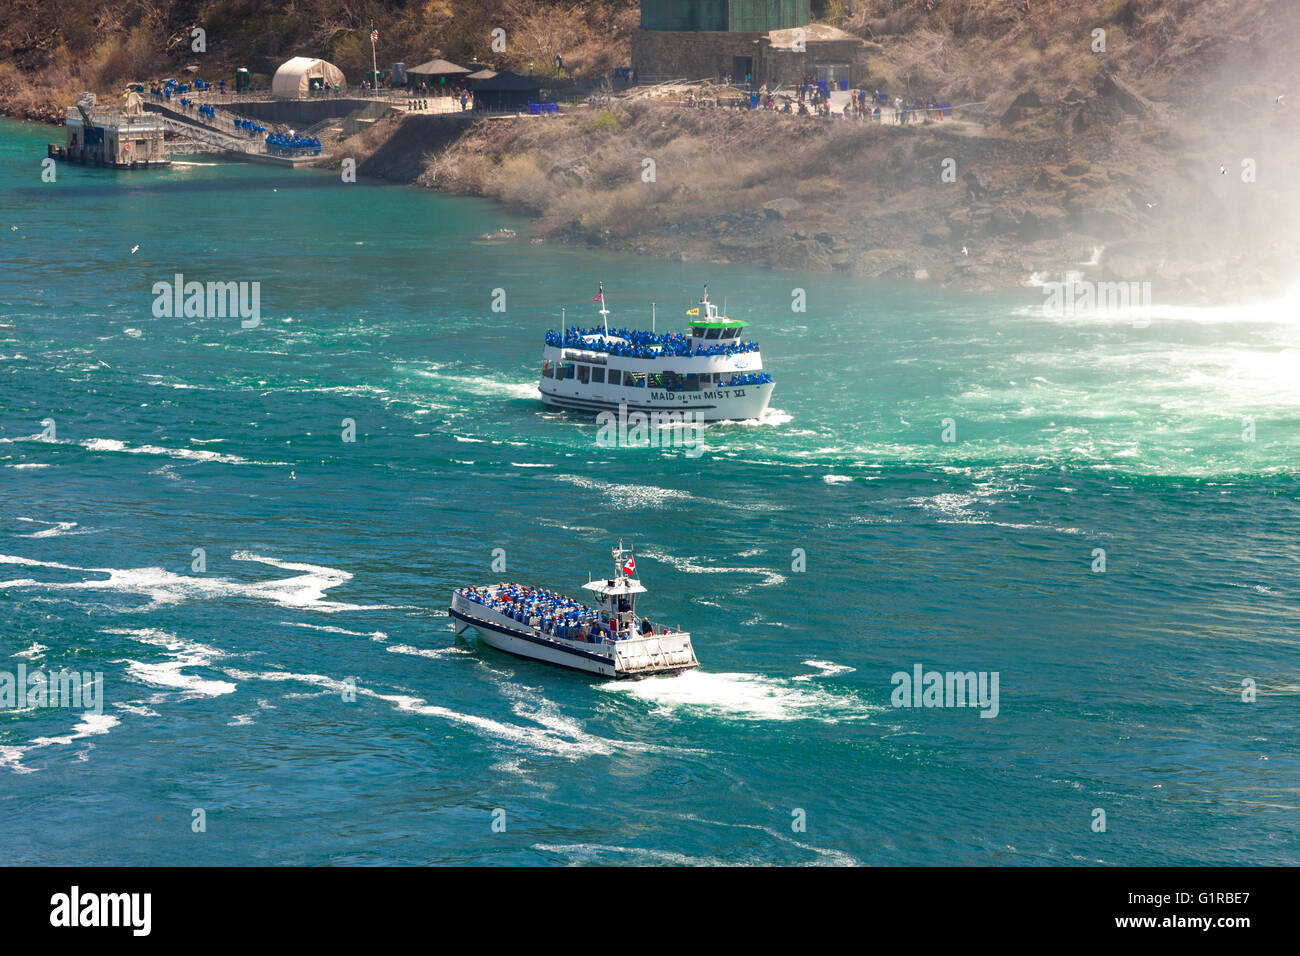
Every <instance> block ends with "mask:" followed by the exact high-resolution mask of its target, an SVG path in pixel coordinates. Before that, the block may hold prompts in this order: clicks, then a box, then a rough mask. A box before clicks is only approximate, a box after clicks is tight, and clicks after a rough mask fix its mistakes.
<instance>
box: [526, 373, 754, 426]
mask: <svg viewBox="0 0 1300 956" xmlns="http://www.w3.org/2000/svg"><path fill="white" fill-rule="evenodd" d="M774 387H775V385H774V383H772V382H766V383H764V384H762V385H743V386H738V387H735V388H723V387H715V388H710V389H702V390H700V391H694V392H670V391H666V390H663V389H656V388H650V389H647V388H624V387H621V386H620V387H611V386H604V387H601V386H589V387H587V388H582V387H575V386H573V385H571V384H568V383H566V384H565V385H560V386H556V385H553V384H551V383H549V382H546V380H545V379H543V384H542V385H541V386H539V388H538V390H539V391H540V392H541V393H542V402H543V404H545V405H546V406H547V407H548V408H559V409H563V410H565V411H568V412H573V413H575V414H583V415H592V416H594V415H598V414H599V413H601V412H617V411H618V410H619V407H620V406H621V405H626V406H627V410H628V411H629V412H645V413H647V414H653V413H654V412H669V413H673V414H675V415H681V414H682V413H691V414H694V415H698V416H699V419H698V420H700V421H705V422H718V421H749V420H751V419H758V418H762V417H763V413H764V412H765V411H767V406H768V403H769V402H770V401H771V399H772V389H773V388H774Z"/></svg>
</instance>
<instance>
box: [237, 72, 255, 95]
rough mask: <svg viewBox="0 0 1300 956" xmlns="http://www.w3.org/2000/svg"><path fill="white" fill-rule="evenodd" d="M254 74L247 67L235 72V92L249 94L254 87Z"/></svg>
mask: <svg viewBox="0 0 1300 956" xmlns="http://www.w3.org/2000/svg"><path fill="white" fill-rule="evenodd" d="M252 80H253V77H252V74H250V73H249V72H248V70H247V69H246V68H245V67H242V66H241V67H240V68H239V69H237V70H236V71H235V92H236V93H247V92H248V91H249V90H250V89H251V88H252V85H253V82H252Z"/></svg>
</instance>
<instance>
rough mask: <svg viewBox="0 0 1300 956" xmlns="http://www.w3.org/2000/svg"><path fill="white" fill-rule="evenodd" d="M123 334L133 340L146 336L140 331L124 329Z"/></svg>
mask: <svg viewBox="0 0 1300 956" xmlns="http://www.w3.org/2000/svg"><path fill="white" fill-rule="evenodd" d="M122 334H123V335H129V336H131V338H133V339H138V338H139V337H140V336H142V335H144V333H143V332H141V331H140V330H139V329H123V330H122Z"/></svg>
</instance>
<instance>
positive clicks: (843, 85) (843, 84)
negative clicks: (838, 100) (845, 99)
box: [840, 80, 849, 92]
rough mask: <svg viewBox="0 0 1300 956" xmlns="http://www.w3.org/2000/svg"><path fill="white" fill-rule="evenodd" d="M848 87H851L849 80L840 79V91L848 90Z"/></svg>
mask: <svg viewBox="0 0 1300 956" xmlns="http://www.w3.org/2000/svg"><path fill="white" fill-rule="evenodd" d="M848 88H849V81H848V80H840V92H844V91H845V90H847V89H848Z"/></svg>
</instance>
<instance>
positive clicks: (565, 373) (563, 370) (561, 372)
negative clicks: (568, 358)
mask: <svg viewBox="0 0 1300 956" xmlns="http://www.w3.org/2000/svg"><path fill="white" fill-rule="evenodd" d="M555 377H556V378H573V363H572V362H561V363H560V366H559V367H558V368H557V369H556V370H555Z"/></svg>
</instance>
